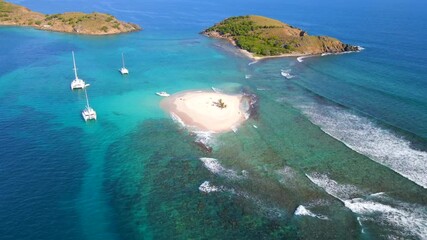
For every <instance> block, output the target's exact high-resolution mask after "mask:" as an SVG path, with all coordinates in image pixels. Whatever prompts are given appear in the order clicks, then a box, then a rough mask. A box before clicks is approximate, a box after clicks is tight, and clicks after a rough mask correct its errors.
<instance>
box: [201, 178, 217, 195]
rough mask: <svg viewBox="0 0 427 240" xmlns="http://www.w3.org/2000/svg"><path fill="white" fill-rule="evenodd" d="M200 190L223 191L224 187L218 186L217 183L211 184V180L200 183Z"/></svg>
mask: <svg viewBox="0 0 427 240" xmlns="http://www.w3.org/2000/svg"><path fill="white" fill-rule="evenodd" d="M199 190H200V191H201V192H205V193H210V192H218V191H222V187H217V186H215V185H211V183H210V182H209V181H204V182H203V183H202V184H200V186H199Z"/></svg>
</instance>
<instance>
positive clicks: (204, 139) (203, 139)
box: [192, 131, 215, 147]
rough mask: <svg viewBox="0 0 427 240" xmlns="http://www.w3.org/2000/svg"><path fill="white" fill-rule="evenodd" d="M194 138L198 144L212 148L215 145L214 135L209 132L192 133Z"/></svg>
mask: <svg viewBox="0 0 427 240" xmlns="http://www.w3.org/2000/svg"><path fill="white" fill-rule="evenodd" d="M192 133H194V134H195V135H196V136H195V138H196V139H195V141H196V142H200V143H202V144H203V145H205V146H209V147H212V146H213V145H214V144H215V135H214V134H215V133H214V132H210V131H193V132H192Z"/></svg>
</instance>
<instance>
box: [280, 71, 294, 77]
mask: <svg viewBox="0 0 427 240" xmlns="http://www.w3.org/2000/svg"><path fill="white" fill-rule="evenodd" d="M281 74H282V76H283V77H285V78H287V79H291V78H293V77H294V76H293V75H291V74H290V73H289V71H285V70H282V71H281Z"/></svg>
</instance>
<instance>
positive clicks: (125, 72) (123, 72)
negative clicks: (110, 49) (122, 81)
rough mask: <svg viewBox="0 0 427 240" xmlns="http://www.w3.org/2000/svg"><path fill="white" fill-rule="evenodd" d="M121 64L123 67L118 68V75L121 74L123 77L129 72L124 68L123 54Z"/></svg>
mask: <svg viewBox="0 0 427 240" xmlns="http://www.w3.org/2000/svg"><path fill="white" fill-rule="evenodd" d="M122 64H123V66H122V68H120V70H119V71H120V73H121V74H122V75H125V74H129V70H128V69H127V68H126V67H125V57H124V56H123V53H122Z"/></svg>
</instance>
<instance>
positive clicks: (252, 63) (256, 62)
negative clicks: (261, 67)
mask: <svg viewBox="0 0 427 240" xmlns="http://www.w3.org/2000/svg"><path fill="white" fill-rule="evenodd" d="M257 62H258V61H253V62H250V63H248V66H250V65H252V64H255V63H257Z"/></svg>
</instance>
